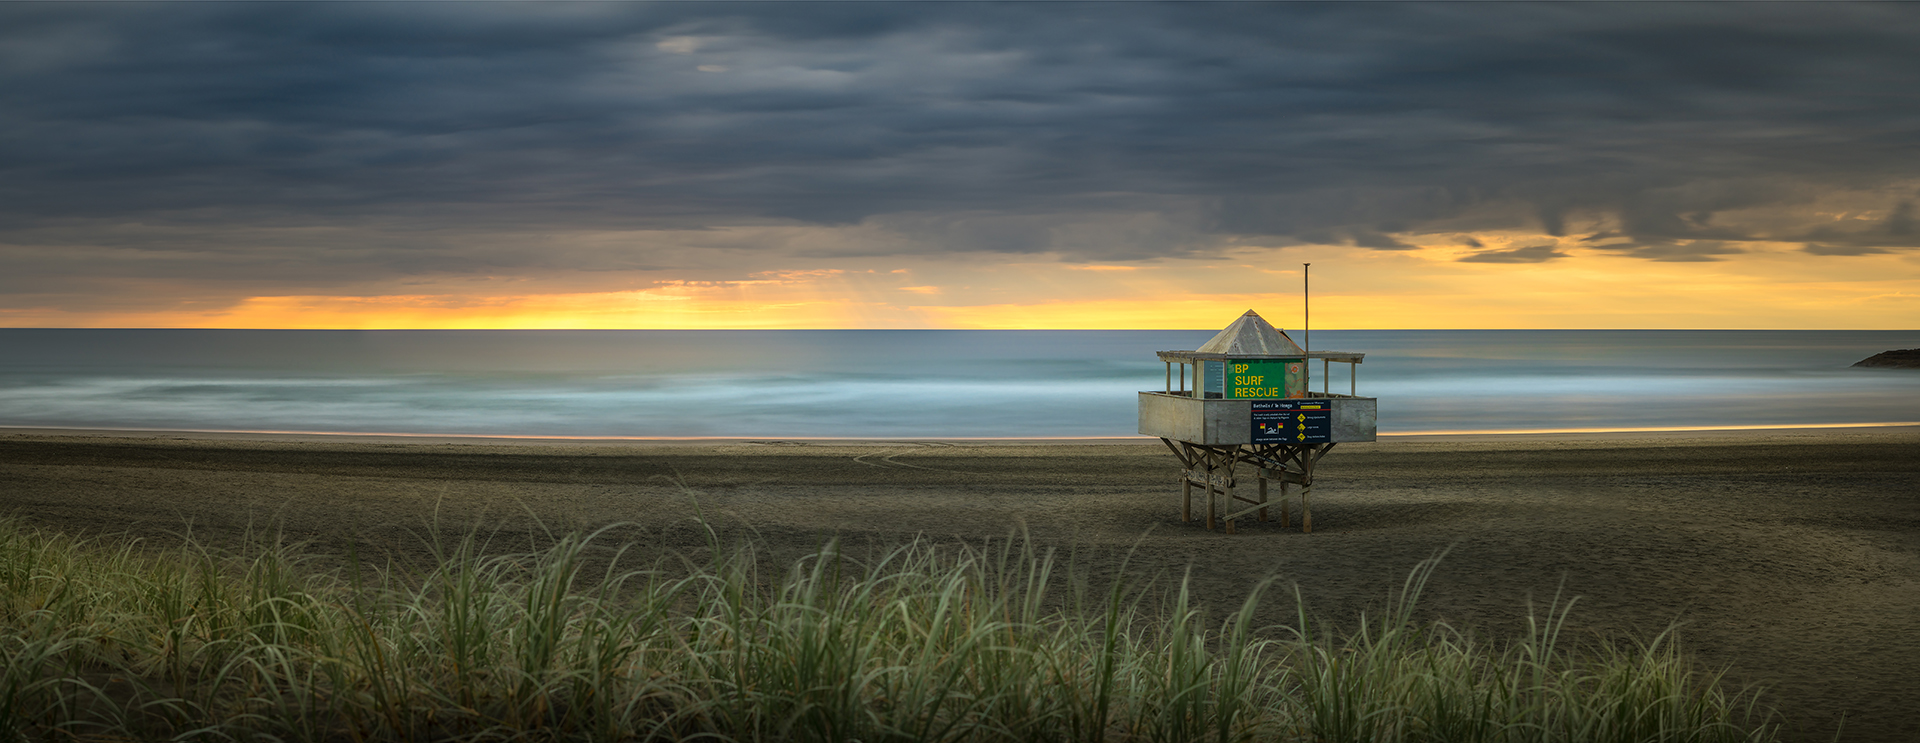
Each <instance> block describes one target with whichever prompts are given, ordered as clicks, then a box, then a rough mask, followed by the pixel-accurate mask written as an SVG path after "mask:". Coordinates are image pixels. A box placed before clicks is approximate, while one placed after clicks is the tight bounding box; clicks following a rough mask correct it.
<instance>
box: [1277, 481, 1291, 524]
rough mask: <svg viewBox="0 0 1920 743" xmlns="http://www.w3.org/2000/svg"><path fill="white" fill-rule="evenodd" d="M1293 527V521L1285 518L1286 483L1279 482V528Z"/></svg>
mask: <svg viewBox="0 0 1920 743" xmlns="http://www.w3.org/2000/svg"><path fill="white" fill-rule="evenodd" d="M1292 527H1293V519H1291V518H1288V517H1287V481H1286V480H1281V481H1280V528H1282V529H1290V528H1292Z"/></svg>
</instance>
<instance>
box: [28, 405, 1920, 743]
mask: <svg viewBox="0 0 1920 743" xmlns="http://www.w3.org/2000/svg"><path fill="white" fill-rule="evenodd" d="M1178 470H1179V467H1178V465H1177V463H1176V462H1175V460H1174V458H1173V457H1172V455H1171V454H1169V453H1168V451H1167V450H1166V449H1165V448H1163V447H1161V446H1160V444H1159V442H1157V441H1154V440H1151V439H1148V440H1119V441H1107V442H1070V441H1048V442H1006V441H991V442H965V441H955V442H904V441H901V442H844V441H784V442H746V441H694V442H635V441H537V440H479V439H474V440H463V439H405V438H396V437H328V436H297V435H283V436H276V435H219V434H179V433H140V432H120V433H101V432H91V433H90V432H57V431H19V430H16V431H11V432H0V513H6V514H10V515H13V516H16V517H21V518H24V519H27V520H29V521H31V522H33V523H36V524H40V525H44V526H47V527H51V528H55V529H59V530H63V531H68V532H73V533H90V534H129V535H133V536H138V537H142V538H146V539H149V540H152V541H154V542H158V543H164V542H168V541H171V540H177V539H178V538H180V537H181V536H182V535H186V534H190V535H191V536H192V537H193V538H194V539H196V540H199V541H201V542H204V543H207V544H211V545H215V546H228V547H232V546H239V545H240V544H242V542H243V540H244V538H245V535H246V534H247V533H248V532H249V530H252V531H253V532H255V533H258V532H261V531H265V530H271V529H277V530H280V531H283V532H284V533H286V534H287V535H289V536H291V537H293V538H296V539H300V540H305V541H309V542H310V543H311V547H310V549H312V550H314V551H315V552H317V553H320V554H323V555H337V554H340V553H341V552H343V551H344V550H345V548H346V545H348V544H349V543H352V544H357V545H371V546H377V547H379V548H381V549H385V550H388V551H390V552H392V553H395V554H403V555H404V554H407V553H409V552H410V551H411V552H415V553H417V552H420V551H422V550H423V549H424V547H423V545H424V542H425V539H426V538H427V535H428V534H429V533H430V532H433V531H435V530H438V531H441V532H444V533H447V534H458V533H463V532H465V531H466V530H468V529H471V528H475V527H479V528H482V529H484V530H488V533H493V534H496V535H500V536H499V537H498V538H499V540H500V543H502V544H507V543H510V542H513V541H514V538H515V535H520V534H529V533H537V532H538V531H540V530H542V529H566V530H572V529H591V528H597V527H599V526H602V525H606V524H615V523H619V524H626V526H622V527H620V528H619V529H617V530H616V531H615V532H614V535H615V536H616V537H618V538H621V539H628V540H633V541H637V542H645V543H648V544H650V545H658V546H663V547H667V548H674V549H696V548H698V547H699V546H700V545H701V544H703V540H704V536H703V533H704V532H703V531H702V529H701V528H700V526H699V523H698V522H697V521H696V518H697V516H696V514H704V515H705V517H706V519H707V520H708V522H709V523H712V524H716V525H718V528H720V529H721V531H722V532H724V533H725V534H727V535H728V537H729V538H735V537H740V538H752V539H754V540H755V542H756V544H758V545H759V547H760V548H761V549H763V550H764V551H765V552H766V553H767V554H770V555H783V554H797V553H800V552H804V551H807V550H811V549H813V548H815V547H817V546H818V545H820V544H822V543H823V542H825V541H826V540H828V539H834V538H837V539H840V540H842V541H843V542H844V543H846V544H847V545H849V546H850V548H853V549H866V548H874V547H880V548H884V547H885V546H888V545H893V544H898V543H901V542H905V541H908V540H912V539H914V538H916V537H924V538H927V539H931V540H936V541H955V540H960V541H967V542H980V541H983V540H999V539H1004V538H1007V537H1008V536H1009V535H1010V534H1012V533H1014V531H1015V530H1024V531H1025V533H1027V534H1028V535H1030V536H1031V538H1032V539H1033V540H1034V541H1035V542H1037V543H1039V544H1041V545H1044V546H1051V547H1057V548H1060V549H1061V550H1062V551H1063V552H1065V551H1068V550H1073V551H1076V552H1077V553H1078V554H1079V555H1080V556H1081V557H1080V559H1082V560H1085V561H1089V562H1091V563H1092V564H1094V565H1096V566H1097V569H1096V572H1098V570H1108V571H1111V570H1114V569H1115V568H1114V566H1116V565H1117V564H1118V562H1119V560H1118V555H1121V554H1124V553H1126V552H1128V551H1129V550H1131V551H1132V556H1131V558H1130V559H1131V563H1130V565H1131V567H1130V571H1137V572H1140V573H1141V574H1143V575H1156V574H1160V575H1174V576H1178V575H1179V574H1181V573H1182V572H1183V571H1188V570H1191V576H1192V585H1193V586H1194V587H1195V589H1196V590H1197V592H1198V593H1199V595H1200V597H1201V598H1202V599H1203V600H1204V601H1205V602H1207V603H1209V604H1211V605H1213V606H1215V607H1218V608H1220V609H1223V610H1224V609H1228V608H1232V607H1235V606H1237V605H1238V603H1239V602H1240V600H1241V599H1242V598H1244V596H1245V595H1246V592H1247V591H1248V590H1249V589H1250V588H1251V587H1252V586H1254V585H1255V584H1257V583H1258V582H1260V581H1261V580H1262V579H1263V578H1266V577H1267V576H1270V575H1277V576H1279V577H1280V579H1281V580H1282V585H1288V584H1293V583H1297V584H1298V586H1299V588H1300V593H1301V595H1302V596H1304V598H1305V599H1306V601H1307V603H1308V605H1309V607H1310V610H1311V611H1312V612H1314V613H1315V614H1318V615H1319V616H1321V617H1324V618H1326V619H1328V620H1332V621H1335V622H1341V621H1350V620H1351V619H1352V618H1353V617H1354V616H1355V615H1357V614H1358V613H1359V612H1361V611H1364V610H1369V609H1372V608H1377V607H1379V606H1380V605H1381V603H1382V602H1383V600H1384V599H1385V597H1386V596H1387V595H1388V594H1389V593H1390V592H1391V591H1392V590H1394V589H1395V588H1397V587H1398V585H1399V584H1400V582H1401V581H1402V580H1403V579H1404V578H1405V577H1406V575H1407V572H1408V570H1409V569H1410V568H1412V567H1413V566H1414V565H1415V564H1416V563H1417V562H1419V561H1420V560H1422V559H1424V558H1427V557H1430V556H1432V555H1434V554H1436V553H1439V552H1441V551H1443V550H1446V551H1447V555H1446V557H1445V560H1444V562H1443V563H1442V564H1441V566H1440V568H1439V570H1438V571H1437V573H1436V574H1435V576H1434V580H1433V583H1432V584H1431V585H1430V586H1429V590H1428V593H1427V595H1426V597H1425V598H1424V599H1423V602H1422V612H1421V613H1422V614H1423V615H1425V616H1427V617H1429V618H1444V619H1446V620H1448V621H1450V622H1454V623H1456V624H1470V625H1474V626H1477V627H1480V628H1482V630H1484V632H1485V633H1487V634H1491V635H1510V634H1512V633H1516V632H1518V631H1520V622H1519V620H1520V619H1521V618H1522V617H1523V616H1524V614H1525V606H1526V602H1527V600H1528V598H1529V597H1530V596H1531V597H1532V598H1533V599H1534V600H1536V601H1538V602H1542V603H1544V602H1545V601H1546V600H1548V599H1550V598H1551V597H1552V596H1553V595H1554V593H1555V591H1556V589H1561V588H1562V587H1563V590H1564V592H1565V593H1566V594H1568V595H1575V596H1579V597H1580V598H1579V602H1578V604H1576V607H1575V609H1574V611H1573V615H1572V620H1571V621H1570V622H1569V627H1570V629H1571V630H1572V631H1574V632H1578V633H1583V634H1593V633H1598V634H1601V635H1618V634H1621V633H1628V634H1633V635H1637V636H1641V637H1650V636H1652V635H1653V634H1654V633H1656V632H1658V631H1659V630H1661V629H1663V628H1665V627H1666V626H1667V625H1668V624H1669V623H1671V622H1676V621H1677V622H1679V623H1680V633H1681V637H1682V640H1683V644H1684V646H1685V647H1686V648H1687V649H1689V650H1690V651H1691V652H1693V653H1694V654H1695V655H1696V657H1697V658H1698V659H1699V660H1700V661H1701V662H1702V663H1703V664H1704V665H1706V666H1708V667H1711V668H1724V669H1726V670H1727V681H1728V682H1729V683H1730V684H1731V685H1733V686H1735V687H1739V686H1744V685H1747V684H1757V685H1762V686H1765V687H1767V688H1768V689H1769V690H1770V693H1769V695H1768V696H1767V697H1766V701H1767V702H1768V703H1770V704H1773V705H1775V706H1777V707H1778V708H1779V709H1780V711H1781V712H1782V714H1783V715H1784V717H1785V720H1786V722H1787V730H1786V738H1787V739H1788V740H1794V741H1828V740H1832V739H1833V737H1834V732H1835V729H1836V728H1837V727H1838V726H1839V725H1840V720H1841V718H1842V716H1844V718H1845V723H1844V732H1843V735H1842V738H1841V739H1842V740H1850V741H1889V742H1892V741H1914V740H1920V428H1912V427H1898V428H1862V429H1824V430H1776V431H1732V432H1668V433H1627V434H1556V435H1515V436H1431V437H1418V436H1407V437H1391V438H1386V439H1383V440H1382V441H1381V442H1379V443H1373V444H1348V445H1342V446H1341V447H1339V448H1337V449H1336V450H1335V451H1334V452H1333V453H1332V454H1330V455H1329V456H1328V457H1327V458H1326V459H1325V460H1324V461H1323V462H1322V464H1321V469H1320V472H1319V477H1320V482H1319V484H1318V487H1316V489H1315V497H1314V503H1313V517H1314V532H1313V533H1312V534H1303V533H1301V532H1300V530H1299V528H1298V517H1297V515H1296V517H1295V524H1294V527H1293V528H1282V527H1280V526H1279V525H1278V524H1276V523H1257V522H1252V521H1242V522H1240V524H1239V533H1238V534H1234V535H1227V534H1224V533H1221V532H1218V531H1214V532H1209V531H1207V530H1205V529H1204V528H1202V526H1201V525H1200V524H1198V523H1193V524H1188V523H1182V522H1181V521H1180V502H1179V488H1178V485H1177V481H1176V478H1177V474H1178ZM1296 508H1297V504H1296ZM1296 513H1297V512H1296ZM1267 611H1268V613H1269V615H1270V621H1272V622H1276V623H1278V622H1282V621H1286V619H1287V618H1288V617H1289V616H1290V615H1291V613H1292V612H1293V602H1292V598H1291V592H1290V591H1282V592H1281V593H1279V594H1275V595H1273V597H1272V599H1271V600H1270V601H1269V602H1268V605H1267Z"/></svg>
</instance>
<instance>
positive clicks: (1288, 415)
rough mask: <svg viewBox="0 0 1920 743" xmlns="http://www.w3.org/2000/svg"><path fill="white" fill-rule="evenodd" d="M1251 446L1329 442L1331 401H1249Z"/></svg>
mask: <svg viewBox="0 0 1920 743" xmlns="http://www.w3.org/2000/svg"><path fill="white" fill-rule="evenodd" d="M1251 404H1252V405H1253V443H1256V444H1327V443H1332V442H1333V401H1332V400H1253V401H1251Z"/></svg>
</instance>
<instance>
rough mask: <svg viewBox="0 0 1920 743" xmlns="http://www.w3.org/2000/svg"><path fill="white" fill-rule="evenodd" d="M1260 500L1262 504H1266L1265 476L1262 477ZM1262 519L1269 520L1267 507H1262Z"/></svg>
mask: <svg viewBox="0 0 1920 743" xmlns="http://www.w3.org/2000/svg"><path fill="white" fill-rule="evenodd" d="M1260 502H1261V503H1262V504H1265V503H1266V502H1267V478H1264V477H1262V478H1260ZM1260 520H1261V521H1266V520H1267V509H1265V508H1261V509H1260Z"/></svg>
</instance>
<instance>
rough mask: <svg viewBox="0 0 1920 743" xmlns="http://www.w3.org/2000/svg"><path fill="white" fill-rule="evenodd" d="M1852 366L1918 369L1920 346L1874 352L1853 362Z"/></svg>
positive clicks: (1919, 364) (1919, 366)
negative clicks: (1857, 361) (1863, 358)
mask: <svg viewBox="0 0 1920 743" xmlns="http://www.w3.org/2000/svg"><path fill="white" fill-rule="evenodd" d="M1854 366H1877V367H1881V368H1885V369H1920V348H1908V349H1905V350H1900V351H1887V352H1884V353H1876V354H1874V355H1872V356H1870V357H1868V358H1866V359H1865V360H1863V361H1860V362H1859V363H1856V364H1854Z"/></svg>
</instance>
